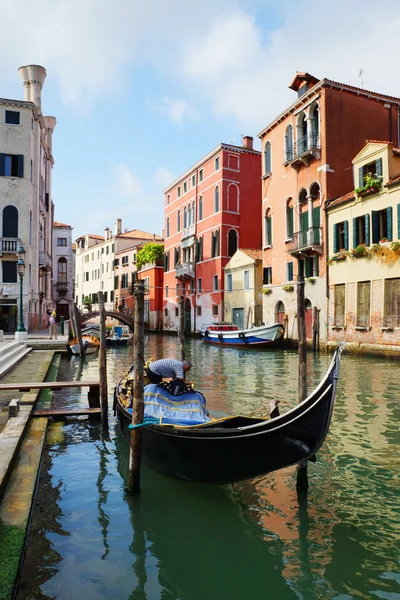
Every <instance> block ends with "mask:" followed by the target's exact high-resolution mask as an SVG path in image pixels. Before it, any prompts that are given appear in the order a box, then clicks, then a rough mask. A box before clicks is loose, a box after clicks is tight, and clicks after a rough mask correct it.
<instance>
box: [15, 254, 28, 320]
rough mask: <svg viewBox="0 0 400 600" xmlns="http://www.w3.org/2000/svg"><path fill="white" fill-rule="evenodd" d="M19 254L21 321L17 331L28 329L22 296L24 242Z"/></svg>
mask: <svg viewBox="0 0 400 600" xmlns="http://www.w3.org/2000/svg"><path fill="white" fill-rule="evenodd" d="M17 255H18V261H17V270H18V274H19V323H18V327H17V331H26V329H25V327H24V312H23V298H22V282H23V279H24V273H25V261H24V257H25V249H24V248H23V246H22V244H20V246H19V248H18V250H17Z"/></svg>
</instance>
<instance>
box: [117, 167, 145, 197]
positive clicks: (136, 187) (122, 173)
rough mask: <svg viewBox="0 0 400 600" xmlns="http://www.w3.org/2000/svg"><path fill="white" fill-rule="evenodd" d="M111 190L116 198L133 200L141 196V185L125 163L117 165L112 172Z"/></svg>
mask: <svg viewBox="0 0 400 600" xmlns="http://www.w3.org/2000/svg"><path fill="white" fill-rule="evenodd" d="M113 180H114V181H113V185H112V190H113V192H114V193H116V194H117V195H118V196H122V197H123V198H131V199H132V200H135V199H137V198H140V196H141V194H142V184H141V182H140V181H139V179H138V177H136V175H134V174H133V172H132V171H131V169H130V168H129V167H128V165H126V164H125V163H120V164H119V165H117V166H116V167H115V169H114V171H113Z"/></svg>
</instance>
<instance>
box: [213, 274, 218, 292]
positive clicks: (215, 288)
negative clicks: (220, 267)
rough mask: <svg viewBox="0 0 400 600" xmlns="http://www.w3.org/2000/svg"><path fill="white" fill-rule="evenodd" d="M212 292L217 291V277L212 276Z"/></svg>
mask: <svg viewBox="0 0 400 600" xmlns="http://www.w3.org/2000/svg"><path fill="white" fill-rule="evenodd" d="M213 291H214V292H216V291H218V275H213Z"/></svg>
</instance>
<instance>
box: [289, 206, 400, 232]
mask: <svg viewBox="0 0 400 600" xmlns="http://www.w3.org/2000/svg"><path fill="white" fill-rule="evenodd" d="M399 206H400V205H399ZM293 232H294V209H293V206H291V207H290V208H289V237H292V236H293Z"/></svg>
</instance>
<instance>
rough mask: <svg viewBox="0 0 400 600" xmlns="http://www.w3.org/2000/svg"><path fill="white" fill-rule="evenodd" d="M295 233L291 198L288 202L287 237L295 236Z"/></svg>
mask: <svg viewBox="0 0 400 600" xmlns="http://www.w3.org/2000/svg"><path fill="white" fill-rule="evenodd" d="M293 233H294V208H293V200H292V198H289V199H288V200H287V202H286V238H287V239H288V238H291V237H293Z"/></svg>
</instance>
